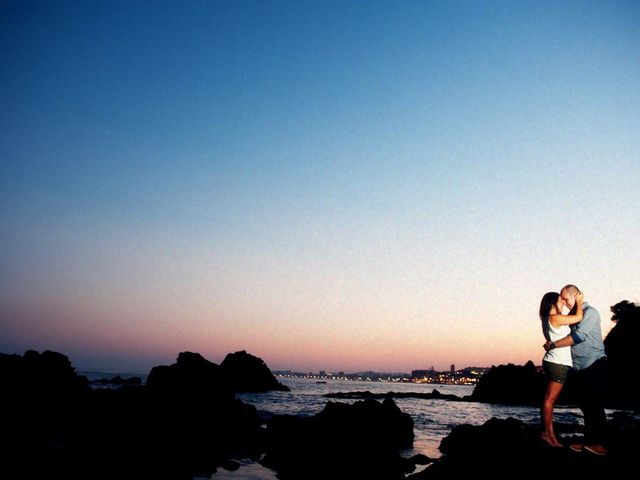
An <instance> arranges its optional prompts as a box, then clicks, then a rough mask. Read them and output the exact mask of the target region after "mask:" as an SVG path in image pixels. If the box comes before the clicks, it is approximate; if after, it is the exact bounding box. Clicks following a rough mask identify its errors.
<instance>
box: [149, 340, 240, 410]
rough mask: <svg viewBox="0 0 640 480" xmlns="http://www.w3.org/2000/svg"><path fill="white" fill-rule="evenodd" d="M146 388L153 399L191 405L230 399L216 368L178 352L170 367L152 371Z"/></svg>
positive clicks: (217, 367)
mask: <svg viewBox="0 0 640 480" xmlns="http://www.w3.org/2000/svg"><path fill="white" fill-rule="evenodd" d="M147 387H148V388H149V390H150V391H151V392H152V393H154V394H156V395H163V396H168V397H171V398H172V399H176V398H182V399H187V400H189V401H195V402H200V401H207V402H210V401H231V400H233V398H234V393H233V391H232V389H231V387H230V385H229V384H228V382H227V381H226V378H225V376H224V375H223V373H222V370H221V369H220V367H219V366H218V365H216V364H215V363H213V362H210V361H209V360H207V359H205V358H204V357H203V356H202V355H200V354H199V353H193V352H181V353H180V354H179V355H178V358H177V360H176V363H174V364H172V365H169V366H166V365H161V366H157V367H153V368H152V369H151V371H150V372H149V375H148V377H147Z"/></svg>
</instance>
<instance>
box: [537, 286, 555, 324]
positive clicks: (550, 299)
mask: <svg viewBox="0 0 640 480" xmlns="http://www.w3.org/2000/svg"><path fill="white" fill-rule="evenodd" d="M559 296H560V294H559V293H558V292H547V293H545V294H544V296H543V297H542V300H541V301H540V320H544V319H545V318H547V317H548V316H549V311H550V310H551V307H553V306H554V305H555V304H556V302H557V301H558V297H559Z"/></svg>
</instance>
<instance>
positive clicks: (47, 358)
mask: <svg viewBox="0 0 640 480" xmlns="http://www.w3.org/2000/svg"><path fill="white" fill-rule="evenodd" d="M0 380H2V382H3V399H2V401H3V407H4V408H3V417H2V419H1V420H2V421H1V422H0V452H2V456H3V462H0V478H13V477H12V475H14V474H15V473H16V472H18V473H19V474H20V476H21V477H22V478H43V477H45V476H46V477H52V478H69V479H74V478H86V477H87V475H89V476H91V477H92V478H156V479H165V478H166V479H185V480H187V479H188V480H191V479H192V478H193V477H194V476H209V475H211V473H212V472H214V471H215V470H216V468H217V467H218V466H219V465H231V464H230V463H228V462H226V461H227V459H228V458H229V457H230V456H232V455H236V454H242V455H243V456H249V457H253V458H256V459H257V458H258V457H259V453H260V448H261V445H262V443H263V436H264V429H262V428H261V421H260V419H259V418H258V415H257V412H256V409H255V407H253V406H251V405H246V404H244V403H243V402H241V401H239V400H237V399H235V395H234V392H233V390H232V389H231V387H230V385H229V384H228V383H227V382H226V380H225V377H224V375H223V374H222V372H221V368H220V367H219V366H218V365H216V364H214V363H212V362H209V361H208V360H206V359H204V358H203V357H202V356H200V355H199V354H197V353H190V352H183V353H181V354H180V355H179V356H178V359H177V361H176V363H174V364H173V365H170V366H160V367H156V368H154V369H152V371H151V372H150V374H149V376H148V385H137V386H136V385H126V388H120V389H118V390H112V389H97V390H91V389H90V388H89V387H88V383H87V380H86V378H84V377H78V376H77V375H76V374H75V372H74V370H73V368H72V367H71V364H70V362H69V360H68V359H67V358H66V357H65V356H64V355H61V354H59V353H55V352H44V353H42V354H38V353H37V352H32V351H29V352H27V353H25V355H24V356H18V355H2V354H0ZM101 459H109V461H106V462H105V461H102V460H101ZM110 459H116V461H111V460H110Z"/></svg>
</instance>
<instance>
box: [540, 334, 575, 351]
mask: <svg viewBox="0 0 640 480" xmlns="http://www.w3.org/2000/svg"><path fill="white" fill-rule="evenodd" d="M571 345H575V342H574V340H573V337H572V336H571V335H567V336H566V337H564V338H561V339H560V340H556V341H555V342H547V343H545V344H544V345H543V346H544V349H545V350H547V351H549V350H551V349H552V348H560V347H570V346H571Z"/></svg>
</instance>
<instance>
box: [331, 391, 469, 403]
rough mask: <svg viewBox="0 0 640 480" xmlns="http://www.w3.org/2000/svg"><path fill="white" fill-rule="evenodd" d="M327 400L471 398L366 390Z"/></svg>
mask: <svg viewBox="0 0 640 480" xmlns="http://www.w3.org/2000/svg"><path fill="white" fill-rule="evenodd" d="M325 397H326V398H338V399H343V400H344V399H359V400H365V399H376V400H381V399H384V398H422V399H425V400H450V401H452V402H459V401H469V400H470V398H471V397H470V396H466V397H458V396H457V395H453V394H442V393H440V392H439V391H438V390H437V389H435V388H434V389H433V391H431V392H387V393H371V392H370V391H368V390H366V391H364V392H335V393H327V394H326V395H325Z"/></svg>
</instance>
